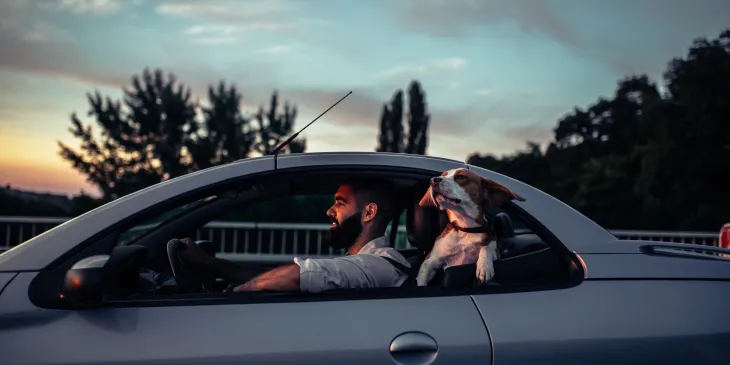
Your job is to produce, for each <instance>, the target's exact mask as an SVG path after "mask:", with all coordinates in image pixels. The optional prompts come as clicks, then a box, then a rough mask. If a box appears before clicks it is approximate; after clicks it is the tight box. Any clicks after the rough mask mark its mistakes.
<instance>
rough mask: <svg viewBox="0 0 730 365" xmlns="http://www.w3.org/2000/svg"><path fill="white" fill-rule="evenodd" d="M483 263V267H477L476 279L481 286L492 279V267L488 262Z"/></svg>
mask: <svg viewBox="0 0 730 365" xmlns="http://www.w3.org/2000/svg"><path fill="white" fill-rule="evenodd" d="M485 262H486V264H485V265H481V266H479V265H478V266H477V279H479V284H482V285H483V284H486V283H487V282H489V281H490V280H492V278H494V265H492V264H491V263H490V262H489V260H485Z"/></svg>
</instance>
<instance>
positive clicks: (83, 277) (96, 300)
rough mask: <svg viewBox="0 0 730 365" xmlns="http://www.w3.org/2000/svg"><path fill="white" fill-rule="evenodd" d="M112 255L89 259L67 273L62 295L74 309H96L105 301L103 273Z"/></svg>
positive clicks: (77, 264) (74, 266)
mask: <svg viewBox="0 0 730 365" xmlns="http://www.w3.org/2000/svg"><path fill="white" fill-rule="evenodd" d="M110 257H111V256H110V255H96V256H91V257H87V258H85V259H82V260H80V261H78V262H77V263H75V264H74V265H73V266H72V267H71V269H69V270H68V271H67V272H66V278H65V279H64V280H63V287H62V289H61V295H62V296H63V299H64V300H66V301H67V302H68V303H69V304H70V305H71V307H73V308H96V307H100V306H101V304H102V303H103V301H104V295H103V293H104V289H103V287H104V285H103V271H104V266H105V265H106V263H107V262H108V261H109V258H110Z"/></svg>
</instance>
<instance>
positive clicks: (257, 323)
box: [0, 273, 491, 365]
mask: <svg viewBox="0 0 730 365" xmlns="http://www.w3.org/2000/svg"><path fill="white" fill-rule="evenodd" d="M35 276H36V274H35V273H20V274H19V275H18V276H17V277H16V278H15V279H14V280H13V281H12V282H11V283H10V284H9V285H8V286H7V288H6V290H5V291H4V293H3V294H2V296H0V311H1V313H0V318H1V320H0V326H1V327H2V331H1V332H0V344H1V345H0V347H2V351H1V352H2V358H3V361H2V363H3V364H6V365H12V364H48V365H51V364H102V363H118V364H191V365H192V364H216V365H222V364H259V363H266V364H302V363H304V364H343V363H353V364H392V363H393V362H394V361H396V363H401V364H414V365H415V364H429V363H430V364H491V348H490V339H489V335H488V333H487V330H486V328H485V326H484V323H483V321H482V319H481V316H480V314H479V311H478V310H477V308H476V307H475V305H474V303H473V302H472V299H471V298H470V296H469V295H467V294H466V293H463V292H454V291H446V290H441V289H432V288H428V289H424V290H423V291H418V290H416V291H414V292H410V293H408V292H405V291H402V292H400V294H394V293H393V292H387V291H386V292H383V293H381V294H380V297H378V296H376V295H374V294H368V295H360V296H356V295H331V296H327V295H320V296H306V295H301V296H297V297H291V296H286V295H284V296H280V297H269V298H266V299H263V298H261V297H259V299H255V297H253V296H247V295H242V296H236V295H228V296H214V297H211V296H208V297H205V298H203V297H200V298H197V299H196V298H187V299H184V298H176V299H172V298H170V299H161V300H150V301H127V302H125V303H117V304H115V307H106V308H100V309H89V310H58V309H42V308H38V307H36V306H34V305H33V304H32V303H31V302H30V301H29V298H28V288H29V285H30V283H31V280H32V279H33V278H34V277H35Z"/></svg>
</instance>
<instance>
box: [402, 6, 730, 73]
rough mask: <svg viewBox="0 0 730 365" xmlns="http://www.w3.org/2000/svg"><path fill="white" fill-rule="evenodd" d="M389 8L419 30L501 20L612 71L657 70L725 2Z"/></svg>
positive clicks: (464, 32)
mask: <svg viewBox="0 0 730 365" xmlns="http://www.w3.org/2000/svg"><path fill="white" fill-rule="evenodd" d="M394 9H395V10H394V11H392V12H391V16H392V18H393V20H394V22H395V23H396V24H398V26H400V27H402V28H403V29H405V30H408V31H411V32H416V33H419V34H422V35H426V36H431V37H438V38H462V37H463V38H466V37H472V36H474V35H475V34H476V32H483V31H484V30H485V29H486V30H490V31H495V32H500V33H499V34H500V37H503V36H504V33H503V32H502V31H504V30H505V29H507V28H505V27H510V26H511V27H517V28H518V29H519V30H521V31H522V32H523V33H525V34H530V35H533V36H537V37H543V38H547V39H550V40H552V41H554V42H555V43H557V44H559V45H562V46H564V47H566V48H567V49H569V50H570V51H572V52H573V53H574V54H575V55H576V56H578V57H581V58H586V59H590V60H593V61H597V62H599V63H601V64H603V65H605V66H607V67H608V68H610V69H612V70H614V71H615V72H616V73H618V74H621V75H627V74H635V73H649V74H650V75H652V76H654V77H660V76H661V70H662V69H664V67H666V64H667V61H669V59H670V58H671V57H675V56H678V55H680V54H684V53H685V51H686V49H687V47H689V46H690V44H691V42H692V40H693V39H694V38H695V37H699V36H708V37H715V36H717V35H718V34H719V32H720V31H721V30H723V29H725V28H727V26H728V25H727V16H726V15H725V14H728V13H730V2H728V1H727V0H698V1H695V2H693V3H692V6H687V1H685V0H644V1H635V0H615V1H604V2H595V1H591V2H589V1H584V0H580V1H579V0H544V1H534V0H510V1H499V0H403V1H402V2H400V3H399V4H398V5H397V6H395V7H394ZM596 14H600V19H599V18H598V17H597V16H596ZM589 19H596V21H595V22H592V23H589ZM616 24H621V25H620V27H617V26H616Z"/></svg>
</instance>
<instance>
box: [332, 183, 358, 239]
mask: <svg viewBox="0 0 730 365" xmlns="http://www.w3.org/2000/svg"><path fill="white" fill-rule="evenodd" d="M327 216H328V217H329V218H330V220H331V221H332V226H331V227H330V229H329V231H328V232H327V237H326V242H327V244H328V245H329V246H330V247H332V248H336V249H339V248H347V247H350V246H351V245H352V244H353V243H355V239H357V237H358V236H359V235H360V232H362V228H363V227H362V219H361V218H362V209H360V206H359V202H358V201H357V197H356V195H355V193H354V191H353V190H352V188H351V187H349V186H347V185H342V186H340V188H339V189H338V190H337V193H335V203H334V205H332V207H330V209H328V210H327Z"/></svg>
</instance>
